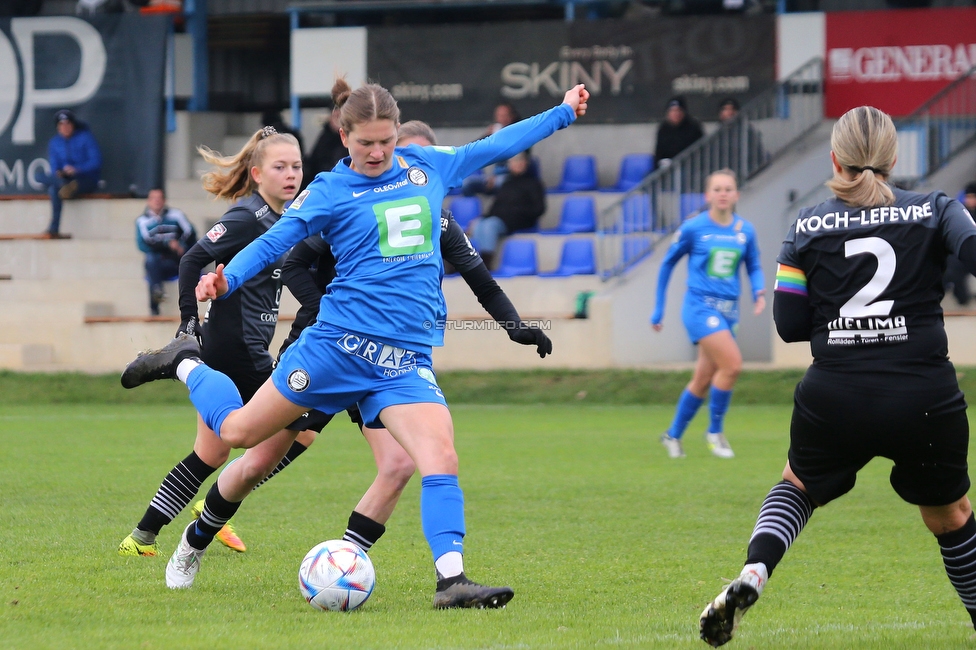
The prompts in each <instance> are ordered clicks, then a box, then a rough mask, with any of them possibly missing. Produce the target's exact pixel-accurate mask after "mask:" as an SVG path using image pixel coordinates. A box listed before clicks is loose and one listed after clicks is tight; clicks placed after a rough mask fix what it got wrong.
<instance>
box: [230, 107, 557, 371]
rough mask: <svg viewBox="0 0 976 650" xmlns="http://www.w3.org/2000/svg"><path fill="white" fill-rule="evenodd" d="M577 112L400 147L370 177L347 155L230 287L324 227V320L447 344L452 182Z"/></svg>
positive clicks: (237, 263) (242, 258)
mask: <svg viewBox="0 0 976 650" xmlns="http://www.w3.org/2000/svg"><path fill="white" fill-rule="evenodd" d="M574 119H575V113H574V112H573V109H572V108H571V107H569V106H568V105H565V104H560V105H559V106H557V107H555V108H552V109H550V110H548V111H545V112H544V113H540V114H539V115H536V116H534V117H532V118H529V119H527V120H523V121H521V122H518V123H516V124H513V125H511V126H508V127H506V128H504V129H502V130H500V131H498V132H497V133H495V134H494V135H492V136H489V137H487V138H484V139H482V140H478V141H476V142H472V143H470V144H467V145H464V146H463V147H437V146H435V147H420V146H417V145H410V146H408V147H403V148H397V149H396V150H395V155H394V159H393V165H392V167H391V168H390V169H389V170H387V171H386V172H384V173H383V174H381V175H380V176H378V177H375V178H370V177H368V176H365V175H363V174H360V173H359V172H356V171H353V170H352V169H350V168H349V162H350V159H349V158H346V159H344V160H343V161H340V163H339V164H337V165H336V167H335V168H334V169H333V171H332V173H328V174H319V175H318V176H316V177H315V180H313V181H312V183H311V184H310V185H309V186H308V188H306V189H305V190H304V191H303V192H302V193H301V194H299V195H298V197H296V199H295V201H294V202H293V203H292V205H291V207H289V208H288V210H287V211H286V212H285V214H284V215H283V216H282V218H281V219H280V220H279V221H278V223H276V224H275V225H274V227H272V228H271V230H269V231H268V232H267V233H266V234H265V235H263V236H261V237H260V238H259V239H257V240H256V241H255V242H254V243H253V244H252V245H250V246H248V247H247V248H245V249H244V250H243V251H241V253H239V254H238V255H237V256H236V257H235V258H234V260H233V261H232V262H231V264H229V265H228V266H227V268H226V269H225V274H226V277H227V281H228V284H229V290H230V291H233V290H234V289H236V288H237V287H238V286H240V284H241V282H242V281H243V280H246V279H247V278H248V277H250V276H251V275H253V274H254V273H255V272H257V271H258V270H259V269H261V268H262V267H263V266H264V265H266V264H267V263H269V262H270V261H271V260H273V259H277V257H278V256H279V255H280V254H281V253H283V252H284V251H286V250H288V249H289V248H290V247H291V246H293V245H294V244H296V243H298V242H299V241H301V240H303V239H305V238H306V237H309V236H311V235H313V234H316V233H319V232H321V233H322V237H323V239H325V241H326V242H328V243H329V245H330V247H331V249H332V254H333V255H334V256H335V258H336V278H335V280H333V281H332V283H331V284H330V285H329V287H328V291H327V292H326V294H325V295H324V296H323V297H322V304H321V307H320V310H319V317H318V320H319V322H323V323H327V324H330V325H333V326H335V327H338V328H340V329H345V330H349V331H352V332H357V333H361V334H367V335H369V336H371V337H374V338H375V339H377V340H379V341H380V342H383V343H387V344H389V345H395V346H399V347H403V348H406V349H408V350H414V351H417V352H423V353H429V352H430V350H431V347H432V346H437V345H443V343H444V331H443V328H444V320H445V319H446V317H447V307H446V304H445V302H444V295H443V293H442V292H441V285H440V283H441V277H442V275H443V262H442V258H441V255H440V234H441V228H440V212H441V204H442V203H443V200H444V196H445V195H446V194H447V190H448V189H449V188H451V187H458V186H460V185H461V181H462V179H464V178H465V177H466V176H468V175H470V174H471V173H473V172H474V171H475V170H477V169H480V168H482V167H485V166H486V165H489V164H492V163H494V162H495V161H498V160H505V159H508V158H510V157H512V156H513V155H515V154H517V153H520V152H522V151H525V150H526V149H528V148H529V147H530V146H532V145H533V144H535V143H536V142H538V141H539V140H542V139H543V138H545V137H547V136H549V135H551V134H552V133H554V132H555V131H556V130H557V129H561V128H564V127H566V126H568V125H569V124H571V123H572V122H573V120H574Z"/></svg>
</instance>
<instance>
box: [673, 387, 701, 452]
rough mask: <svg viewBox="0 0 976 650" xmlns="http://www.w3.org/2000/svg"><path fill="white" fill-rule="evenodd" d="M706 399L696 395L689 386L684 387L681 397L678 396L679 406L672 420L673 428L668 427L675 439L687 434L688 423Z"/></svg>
mask: <svg viewBox="0 0 976 650" xmlns="http://www.w3.org/2000/svg"><path fill="white" fill-rule="evenodd" d="M704 401H705V400H704V399H703V398H701V397H698V396H696V395H695V394H694V393H692V392H691V391H690V390H688V389H687V388H686V389H684V390H683V391H682V392H681V397H679V398H678V407H677V408H676V409H675V412H674V420H673V421H672V422H671V428H670V429H668V435H669V436H671V437H672V438H675V439H680V438H681V436H683V435H685V429H687V428H688V423H689V422H691V418H693V417H695V413H697V412H698V407H699V406H701V405H702V402H704Z"/></svg>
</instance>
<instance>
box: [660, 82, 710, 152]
mask: <svg viewBox="0 0 976 650" xmlns="http://www.w3.org/2000/svg"><path fill="white" fill-rule="evenodd" d="M702 135H704V134H703V132H702V127H701V124H699V123H698V120H696V119H695V118H693V117H692V116H690V115H688V105H687V104H686V103H685V98H684V97H681V96H677V97H672V98H671V99H669V100H668V107H667V112H666V113H665V114H664V121H663V122H661V125H660V126H659V127H658V128H657V144H656V145H655V146H654V166H655V168H656V167H661V166H662V164H663V165H668V164H670V160H671V159H672V158H674V157H675V156H677V155H678V154H679V153H681V152H682V151H684V150H685V149H687V148H688V147H690V146H691V145H692V143H694V142H695V141H696V140H698V139H700V138H701V137H702ZM665 160H667V161H669V162H667V163H665V162H664V161H665Z"/></svg>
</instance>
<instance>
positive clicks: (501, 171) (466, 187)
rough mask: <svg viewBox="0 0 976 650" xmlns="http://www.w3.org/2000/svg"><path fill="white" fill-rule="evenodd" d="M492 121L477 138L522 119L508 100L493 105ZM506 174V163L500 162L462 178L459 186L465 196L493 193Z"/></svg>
mask: <svg viewBox="0 0 976 650" xmlns="http://www.w3.org/2000/svg"><path fill="white" fill-rule="evenodd" d="M493 116H494V120H495V121H494V122H492V123H491V124H489V125H488V128H486V129H485V132H484V133H482V134H481V136H480V137H479V138H478V139H479V140H481V139H484V138H487V137H488V136H489V135H492V134H494V133H497V132H498V131H499V130H500V129H503V128H505V127H506V126H508V125H509V124H515V123H516V122H518V121H520V120H521V119H522V116H521V115H519V113H518V111H517V110H515V107H514V106H512V105H511V104H509V103H508V102H501V103H500V104H498V105H497V106H495V112H494V113H493ZM529 165H530V167H531V165H532V161H531V159H530V160H529ZM529 171H530V172H532V173H533V174H534V175H536V176H538V172H537V171H536V170H534V169H530V170H529ZM507 174H508V168H507V165H506V163H504V162H500V163H497V164H496V165H494V166H492V167H488V168H486V169H485V170H484V174H483V175H481V176H469V177H468V178H466V179H464V184H463V185H462V186H461V191H462V193H463V194H464V195H465V196H474V195H475V194H494V193H495V192H496V191H497V190H498V188H500V187H501V186H502V183H504V182H505V177H506V176H507Z"/></svg>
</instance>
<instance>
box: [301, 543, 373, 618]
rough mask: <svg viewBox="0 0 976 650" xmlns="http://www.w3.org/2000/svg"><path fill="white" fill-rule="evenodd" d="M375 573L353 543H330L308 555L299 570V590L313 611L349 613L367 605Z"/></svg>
mask: <svg viewBox="0 0 976 650" xmlns="http://www.w3.org/2000/svg"><path fill="white" fill-rule="evenodd" d="M375 585H376V572H375V571H374V570H373V563H372V562H371V561H370V559H369V556H368V555H366V551H364V550H363V549H361V548H359V547H358V546H356V545H355V544H353V543H352V542H345V541H342V540H337V539H333V540H329V541H327V542H322V543H321V544H319V545H317V546H315V547H314V548H313V549H312V550H311V551H309V552H308V553H307V554H306V555H305V558H304V559H303V560H302V565H301V567H299V569H298V588H299V589H301V591H302V596H303V597H304V598H305V600H306V601H308V604H309V605H311V606H312V607H314V608H315V609H321V610H323V611H324V610H329V611H333V612H348V611H351V610H353V609H356V608H357V607H359V606H360V605H362V604H363V603H365V602H366V599H368V598H369V595H370V594H371V593H373V587H374V586H375Z"/></svg>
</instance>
